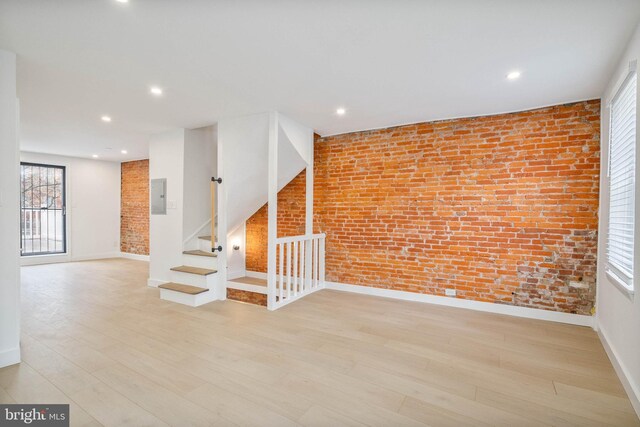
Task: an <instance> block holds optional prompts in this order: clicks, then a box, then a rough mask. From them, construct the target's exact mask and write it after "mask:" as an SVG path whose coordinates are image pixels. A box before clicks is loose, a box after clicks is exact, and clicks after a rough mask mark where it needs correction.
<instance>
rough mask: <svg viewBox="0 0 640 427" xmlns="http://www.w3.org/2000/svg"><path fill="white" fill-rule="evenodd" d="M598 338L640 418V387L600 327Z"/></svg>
mask: <svg viewBox="0 0 640 427" xmlns="http://www.w3.org/2000/svg"><path fill="white" fill-rule="evenodd" d="M597 331H598V336H599V337H600V341H601V342H602V346H603V347H604V349H605V351H606V352H607V356H609V360H610V361H611V364H612V365H613V369H614V370H615V371H616V374H617V375H618V378H620V382H621V383H622V386H623V387H624V389H625V391H626V392H627V396H628V397H629V400H630V401H631V406H633V409H634V410H635V411H636V414H637V415H638V417H640V386H638V384H635V383H634V382H633V377H632V376H631V374H629V370H628V369H627V368H626V367H625V365H624V364H623V363H622V360H621V359H620V358H619V357H618V354H617V353H616V351H615V350H614V349H613V347H611V345H610V344H609V340H608V339H607V333H606V332H605V331H604V330H603V329H602V327H600V325H598V329H597Z"/></svg>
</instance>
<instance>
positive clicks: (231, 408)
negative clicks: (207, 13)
mask: <svg viewBox="0 0 640 427" xmlns="http://www.w3.org/2000/svg"><path fill="white" fill-rule="evenodd" d="M146 278H147V265H146V263H144V262H138V261H130V260H106V261H92V262H80V263H71V264H54V265H47V266H36V267H25V268H23V270H22V280H23V287H22V288H23V290H22V304H23V310H22V312H23V317H22V325H23V328H22V350H23V359H24V362H23V363H22V364H20V365H16V366H12V367H8V368H4V369H0V403H4V402H10V403H12V402H19V403H20V402H23V403H70V404H71V421H72V425H100V424H103V425H113V426H121V425H132V426H146V425H174V426H188V425H220V426H226V425H255V426H289V425H309V426H339V425H347V426H360V425H371V426H405V425H406V426H412V425H433V426H441V425H443V426H465V425H470V426H478V425H504V426H528V425H558V426H559V425H572V426H602V425H612V426H626V425H640V423H639V422H638V419H637V418H636V416H635V414H634V412H633V409H632V408H631V405H630V403H629V401H628V399H627V397H626V395H625V392H624V390H623V388H622V386H621V385H620V382H619V380H618V379H617V378H616V375H615V373H614V371H613V368H612V367H611V364H610V362H609V360H608V359H607V356H606V354H605V352H604V350H603V348H602V345H601V344H600V342H599V341H598V338H597V336H596V334H595V333H594V332H593V331H592V330H590V329H588V328H582V327H576V326H568V325H562V324H556V323H548V322H541V321H534V320H527V319H519V318H514V317H507V316H500V315H492V314H488V313H480V312H473V311H466V310H462V309H454V308H446V307H439V306H432V305H427V304H419V303H410V302H403V301H393V300H387V299H382V298H376V297H368V296H362V295H354V294H347V293H340V292H336V291H320V292H317V293H315V294H313V295H310V296H308V297H306V298H304V299H303V300H301V301H298V302H296V303H293V304H291V305H289V306H286V307H284V308H282V309H280V310H278V311H276V312H268V311H267V310H266V309H265V308H263V307H258V306H252V305H248V304H242V303H237V302H233V301H225V302H215V303H211V304H208V305H206V306H202V307H199V308H190V307H186V306H182V305H178V304H174V303H170V302H167V301H162V300H160V298H159V297H158V290H157V289H152V288H148V287H147V286H146Z"/></svg>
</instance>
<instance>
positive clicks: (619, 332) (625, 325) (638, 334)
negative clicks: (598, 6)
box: [596, 26, 640, 415]
mask: <svg viewBox="0 0 640 427" xmlns="http://www.w3.org/2000/svg"><path fill="white" fill-rule="evenodd" d="M639 58H640V26H638V28H637V29H636V32H635V34H634V36H633V38H632V39H631V41H630V44H629V46H628V48H627V50H626V52H625V53H624V55H623V56H622V58H621V60H620V62H619V64H618V66H617V67H616V70H615V72H614V73H613V75H612V76H611V80H610V82H609V85H608V87H607V89H606V91H605V93H604V95H603V97H602V130H601V156H600V159H601V164H600V226H599V227H600V228H599V233H598V236H599V237H598V289H597V302H596V316H597V324H598V329H599V332H600V334H601V337H603V338H604V339H603V341H604V343H605V347H607V346H608V347H609V348H608V350H609V352H610V357H612V359H613V360H612V361H613V363H614V366H615V367H616V369H617V371H618V374H619V375H620V377H621V379H622V382H623V384H625V388H626V389H627V393H628V394H629V397H630V398H631V401H632V403H633V404H634V407H635V410H636V412H637V413H638V414H639V415H640V245H638V242H640V185H636V198H635V201H636V204H635V215H636V221H635V241H636V245H635V260H634V267H633V268H634V271H635V276H636V278H635V295H628V294H627V293H626V292H625V291H624V290H622V289H620V288H619V287H617V286H616V285H615V284H614V283H612V281H611V280H610V279H609V278H608V277H607V275H606V273H605V270H606V268H605V267H606V247H607V246H606V245H607V225H608V222H609V212H608V211H607V210H608V206H609V194H608V193H609V192H608V180H607V176H606V175H607V174H606V172H607V165H608V153H607V152H608V145H609V109H608V108H607V104H608V103H609V101H610V100H611V97H612V96H613V95H614V93H615V91H616V89H617V87H618V86H619V84H620V81H621V79H622V78H623V77H624V76H625V75H626V74H627V72H628V70H629V62H630V61H633V60H638V59H639ZM638 99H640V94H638ZM638 112H640V107H639V108H638ZM637 123H638V124H640V116H639V117H638V118H637ZM639 137H640V134H637V135H636V138H637V140H636V142H637V145H636V176H639V175H638V173H639V172H640V149H639V148H638V147H639V146H640V138H639ZM636 182H638V179H637V178H636Z"/></svg>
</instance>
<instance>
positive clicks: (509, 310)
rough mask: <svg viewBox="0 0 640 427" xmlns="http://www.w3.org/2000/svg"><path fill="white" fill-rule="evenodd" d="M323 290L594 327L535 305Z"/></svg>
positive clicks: (340, 287)
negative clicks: (520, 305) (534, 306)
mask: <svg viewBox="0 0 640 427" xmlns="http://www.w3.org/2000/svg"><path fill="white" fill-rule="evenodd" d="M325 289H333V290H337V291H344V292H353V293H356V294H364V295H373V296H379V297H385V298H393V299H399V300H404V301H415V302H423V303H428V304H437V305H445V306H449V307H458V308H466V309H470V310H477V311H485V312H489V313H496V314H505V315H508V316H516V317H525V318H528V319H538V320H547V321H551V322H560V323H568V324H570V325H578V326H588V327H591V328H593V327H594V324H595V322H594V318H593V316H584V315H580V314H572V313H560V312H557V311H549V310H540V309H537V308H529V307H518V306H513V305H506V304H494V303H490V302H482V301H472V300H466V299H459V298H451V297H442V296H439V295H428V294H418V293H415V292H406V291H396V290H393V289H382V288H374V287H370V286H359V285H348V284H344V283H336V282H325Z"/></svg>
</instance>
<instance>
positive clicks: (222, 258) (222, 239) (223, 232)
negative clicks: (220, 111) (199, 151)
mask: <svg viewBox="0 0 640 427" xmlns="http://www.w3.org/2000/svg"><path fill="white" fill-rule="evenodd" d="M219 129H220V128H219V127H218V129H216V132H218V131H219ZM217 141H218V143H217V149H218V167H217V170H216V172H217V175H216V176H215V177H214V178H222V183H221V184H216V185H217V186H218V188H217V190H218V192H217V194H216V197H217V200H216V211H217V214H218V227H217V228H216V230H217V233H218V245H220V246H222V252H218V259H217V262H218V264H217V265H218V272H217V273H216V274H217V276H218V277H216V280H217V286H216V299H221V300H225V299H227V273H228V271H227V270H228V268H227V266H228V254H229V251H233V248H229V239H228V235H227V233H228V232H229V230H228V228H229V226H228V219H227V216H228V215H227V213H228V204H227V197H228V196H227V188H228V187H229V175H228V174H226V173H225V168H224V163H225V162H224V150H225V146H224V144H225V143H229V142H228V141H226V140H225V139H224V138H220V134H218V137H217ZM211 221H215V217H214V218H211ZM211 238H212V239H213V238H214V236H211Z"/></svg>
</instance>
